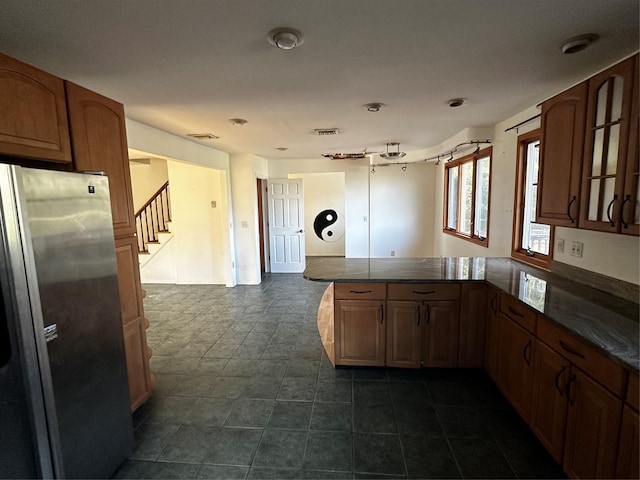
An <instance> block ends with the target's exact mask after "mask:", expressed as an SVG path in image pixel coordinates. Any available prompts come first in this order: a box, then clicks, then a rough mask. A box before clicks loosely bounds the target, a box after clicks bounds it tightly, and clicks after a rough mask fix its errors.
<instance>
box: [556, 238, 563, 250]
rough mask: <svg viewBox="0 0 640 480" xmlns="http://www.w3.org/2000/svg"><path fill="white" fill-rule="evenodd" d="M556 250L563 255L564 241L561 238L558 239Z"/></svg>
mask: <svg viewBox="0 0 640 480" xmlns="http://www.w3.org/2000/svg"><path fill="white" fill-rule="evenodd" d="M556 250H557V251H558V253H564V239H563V238H559V239H558V247H557V248H556Z"/></svg>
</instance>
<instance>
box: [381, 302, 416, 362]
mask: <svg viewBox="0 0 640 480" xmlns="http://www.w3.org/2000/svg"><path fill="white" fill-rule="evenodd" d="M387 309H388V320H387V332H386V335H387V351H386V359H387V362H386V363H387V366H388V367H402V368H420V350H421V348H422V347H421V345H422V325H421V323H422V318H421V317H422V305H421V304H420V303H418V302H397V301H389V302H387Z"/></svg>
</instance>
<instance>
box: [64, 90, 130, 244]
mask: <svg viewBox="0 0 640 480" xmlns="http://www.w3.org/2000/svg"><path fill="white" fill-rule="evenodd" d="M65 85H66V91H67V104H68V109H69V124H70V126H71V145H72V148H73V163H74V167H75V169H76V170H78V171H87V170H89V171H102V172H104V173H105V174H106V175H107V177H108V178H109V190H110V192H111V213H112V215H113V229H114V232H115V236H116V237H122V236H126V235H133V234H134V233H135V219H134V212H133V200H132V194H131V173H130V171H129V156H128V153H127V135H126V131H125V122H124V108H123V106H122V104H120V103H118V102H116V101H114V100H111V99H109V98H106V97H103V96H102V95H99V94H97V93H95V92H92V91H91V90H87V89H86V88H83V87H80V86H78V85H75V84H73V83H71V82H66V83H65Z"/></svg>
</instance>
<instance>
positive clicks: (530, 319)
mask: <svg viewBox="0 0 640 480" xmlns="http://www.w3.org/2000/svg"><path fill="white" fill-rule="evenodd" d="M500 311H501V312H502V313H504V314H505V315H506V316H507V317H509V318H510V319H511V320H513V321H514V322H516V323H517V324H519V325H520V326H521V327H523V328H525V329H527V330H529V331H530V332H532V333H533V332H535V329H536V313H535V312H534V311H533V310H531V309H529V308H528V307H526V306H525V305H523V304H522V302H520V300H518V299H516V298H515V297H512V296H511V295H505V294H502V295H500Z"/></svg>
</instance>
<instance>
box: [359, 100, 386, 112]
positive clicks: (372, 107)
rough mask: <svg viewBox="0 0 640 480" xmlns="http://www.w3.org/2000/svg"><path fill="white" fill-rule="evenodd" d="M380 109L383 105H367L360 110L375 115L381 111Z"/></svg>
mask: <svg viewBox="0 0 640 480" xmlns="http://www.w3.org/2000/svg"><path fill="white" fill-rule="evenodd" d="M382 107H384V103H377V102H376V103H367V104H366V105H363V106H362V108H364V109H365V110H366V111H367V112H372V113H376V112H379V111H380V110H382Z"/></svg>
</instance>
